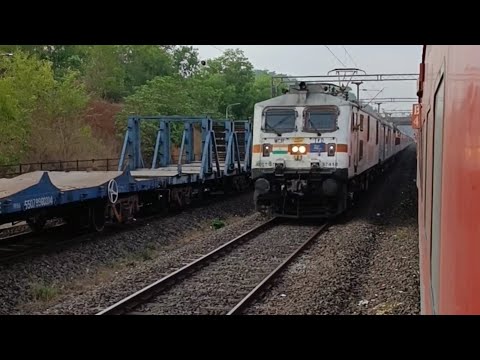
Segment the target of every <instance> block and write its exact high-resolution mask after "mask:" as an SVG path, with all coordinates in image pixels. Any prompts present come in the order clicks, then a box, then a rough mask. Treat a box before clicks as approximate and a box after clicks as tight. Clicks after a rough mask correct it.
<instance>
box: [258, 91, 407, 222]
mask: <svg viewBox="0 0 480 360" xmlns="http://www.w3.org/2000/svg"><path fill="white" fill-rule="evenodd" d="M410 142H411V139H410V138H409V137H407V136H406V135H404V134H403V133H401V132H400V131H399V130H398V129H397V128H396V127H395V126H394V125H393V124H392V123H389V122H388V121H386V119H384V118H382V117H381V116H380V114H378V113H377V112H375V111H374V110H373V109H372V107H370V106H368V105H367V106H365V105H362V104H361V103H359V102H358V101H356V96H355V95H354V94H353V92H351V89H350V88H349V87H346V86H338V85H334V84H329V83H312V84H307V83H305V82H300V83H299V84H295V85H292V86H290V88H289V90H288V91H287V92H286V93H285V94H283V95H281V96H277V97H274V98H271V99H269V100H266V101H263V102H260V103H258V104H256V105H255V112H254V120H253V151H252V177H253V180H254V182H255V193H254V201H255V206H256V209H257V210H258V211H261V212H268V213H270V214H273V215H275V216H280V217H293V218H302V217H305V218H308V217H318V218H329V217H333V216H336V215H338V214H340V213H342V212H343V211H344V210H345V209H346V208H347V206H348V204H349V199H351V198H352V197H353V194H354V193H355V192H356V191H358V190H363V189H366V188H367V187H368V183H369V181H370V180H371V179H372V177H373V176H375V173H376V172H377V170H378V169H381V168H383V166H384V165H385V164H386V163H388V160H390V159H392V158H393V156H394V155H395V154H397V153H398V152H399V151H401V150H403V149H404V148H405V147H406V146H407V145H408V144H409V143H410Z"/></svg>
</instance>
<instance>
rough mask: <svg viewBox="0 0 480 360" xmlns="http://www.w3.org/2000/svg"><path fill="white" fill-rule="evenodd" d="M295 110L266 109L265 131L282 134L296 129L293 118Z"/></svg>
mask: <svg viewBox="0 0 480 360" xmlns="http://www.w3.org/2000/svg"><path fill="white" fill-rule="evenodd" d="M296 118H297V112H296V111H295V109H268V110H266V111H265V126H264V129H263V130H264V131H265V132H273V133H277V134H282V133H286V132H294V131H295V130H296V126H295V120H296Z"/></svg>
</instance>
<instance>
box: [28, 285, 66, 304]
mask: <svg viewBox="0 0 480 360" xmlns="http://www.w3.org/2000/svg"><path fill="white" fill-rule="evenodd" d="M58 293H59V291H58V289H57V288H56V287H55V286H53V285H46V284H41V283H33V284H32V286H31V295H32V297H33V299H34V300H35V301H45V302H47V301H50V300H52V299H53V298H55V296H57V295H58Z"/></svg>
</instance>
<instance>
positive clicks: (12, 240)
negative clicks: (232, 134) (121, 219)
mask: <svg viewBox="0 0 480 360" xmlns="http://www.w3.org/2000/svg"><path fill="white" fill-rule="evenodd" d="M221 198H222V196H221V195H220V196H212V197H211V198H209V199H207V200H204V201H203V203H202V202H200V201H195V202H192V204H191V206H190V208H191V209H193V208H198V207H202V206H208V205H209V204H212V203H214V202H215V201H217V200H219V199H221ZM181 211H182V210H173V211H172V212H171V213H168V214H165V213H161V212H159V213H150V212H147V213H145V214H143V215H140V214H139V215H140V216H138V217H137V218H136V220H135V222H133V223H128V224H117V225H112V226H108V227H105V229H104V230H103V231H102V232H99V233H96V232H91V231H90V230H89V229H88V228H79V229H72V228H69V227H68V225H66V224H65V223H64V222H63V221H61V220H57V219H55V220H51V221H49V223H48V224H47V226H46V227H45V228H44V229H43V230H42V231H40V232H38V233H37V232H33V231H31V230H30V228H29V226H28V225H16V226H11V227H5V228H4V229H1V231H0V264H7V263H11V262H14V261H17V260H19V259H21V258H23V257H25V256H32V255H41V254H45V253H48V252H49V251H60V250H62V249H67V248H68V247H69V246H73V245H76V244H80V243H84V242H87V241H95V240H97V239H99V238H101V237H104V236H108V235H111V234H114V233H119V232H122V231H131V230H133V229H135V228H138V227H141V226H143V225H145V224H146V223H148V221H151V220H154V219H159V218H162V217H169V216H175V215H176V214H177V213H178V212H181ZM22 230H23V231H22Z"/></svg>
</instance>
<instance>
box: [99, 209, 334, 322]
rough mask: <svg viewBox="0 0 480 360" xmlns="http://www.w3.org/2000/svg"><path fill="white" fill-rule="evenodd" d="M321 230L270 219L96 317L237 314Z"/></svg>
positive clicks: (315, 227) (318, 227) (318, 226)
mask: <svg viewBox="0 0 480 360" xmlns="http://www.w3.org/2000/svg"><path fill="white" fill-rule="evenodd" d="M327 226H328V224H327V223H324V224H321V225H305V224H304V225H298V224H295V225H292V224H288V223H286V222H285V221H282V220H280V219H278V218H273V219H271V220H269V221H267V222H265V223H263V224H261V225H259V226H257V227H255V228H253V229H251V230H249V231H247V232H245V233H244V234H242V235H240V236H238V237H236V238H235V239H233V240H231V241H229V242H227V243H225V244H224V245H222V246H220V247H218V248H217V249H215V250H213V251H211V252H210V253H208V254H206V255H204V256H202V257H200V258H199V259H196V260H194V261H192V262H190V263H188V264H186V265H185V266H183V267H182V268H180V269H178V270H176V271H174V272H172V273H170V274H168V275H166V276H164V277H162V278H161V279H160V280H158V281H156V282H154V283H152V284H150V285H148V286H147V287H145V288H143V289H141V290H139V291H137V292H136V293H134V294H132V295H130V296H128V297H127V298H125V299H123V300H121V301H119V302H117V303H116V304H114V305H112V306H110V307H108V308H106V309H104V310H103V311H101V312H99V313H98V314H97V315H125V314H127V315H150V314H154V315H157V314H158V315H160V314H224V315H234V314H241V313H242V311H243V310H244V309H245V308H246V307H248V306H249V305H250V304H251V303H252V302H253V301H254V300H255V299H256V298H257V297H258V296H259V294H261V293H263V290H264V289H265V288H266V287H267V286H268V285H269V284H270V283H271V281H272V280H273V279H274V278H275V277H276V276H277V275H278V274H279V273H280V272H281V271H282V270H283V269H284V268H285V267H286V266H287V265H288V264H289V263H290V262H291V261H292V260H293V259H294V258H295V257H296V256H297V255H298V254H299V253H300V252H301V251H302V250H303V249H305V248H306V247H307V245H308V244H310V243H311V242H312V241H313V240H314V239H316V238H317V237H318V236H319V235H320V234H321V233H322V232H324V231H325V230H326V229H327ZM279 234H281V235H279ZM288 234H289V235H288ZM280 238H281V239H280ZM277 240H278V241H277Z"/></svg>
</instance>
